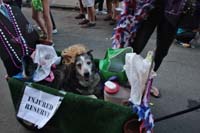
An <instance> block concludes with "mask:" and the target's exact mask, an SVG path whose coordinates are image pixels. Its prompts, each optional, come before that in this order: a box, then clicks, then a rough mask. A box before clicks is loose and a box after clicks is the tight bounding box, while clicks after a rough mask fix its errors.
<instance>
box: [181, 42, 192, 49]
mask: <svg viewBox="0 0 200 133" xmlns="http://www.w3.org/2000/svg"><path fill="white" fill-rule="evenodd" d="M182 46H183V47H184V48H191V44H189V43H182Z"/></svg>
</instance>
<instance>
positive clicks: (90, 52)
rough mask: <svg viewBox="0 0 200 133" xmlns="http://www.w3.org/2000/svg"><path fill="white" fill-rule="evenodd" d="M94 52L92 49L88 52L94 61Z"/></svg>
mask: <svg viewBox="0 0 200 133" xmlns="http://www.w3.org/2000/svg"><path fill="white" fill-rule="evenodd" d="M92 52H93V50H92V49H91V50H89V51H87V54H88V55H90V56H91V57H92V59H93V55H92Z"/></svg>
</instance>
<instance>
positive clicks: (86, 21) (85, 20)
mask: <svg viewBox="0 0 200 133" xmlns="http://www.w3.org/2000/svg"><path fill="white" fill-rule="evenodd" d="M87 23H89V20H87V19H84V20H82V21H81V22H79V23H78V24H79V25H83V24H87Z"/></svg>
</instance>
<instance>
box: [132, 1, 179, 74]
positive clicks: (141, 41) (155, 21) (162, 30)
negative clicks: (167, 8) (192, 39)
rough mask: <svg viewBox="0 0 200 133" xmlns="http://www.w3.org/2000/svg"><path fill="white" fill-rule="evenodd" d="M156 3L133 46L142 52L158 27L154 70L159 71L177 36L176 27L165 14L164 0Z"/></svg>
mask: <svg viewBox="0 0 200 133" xmlns="http://www.w3.org/2000/svg"><path fill="white" fill-rule="evenodd" d="M155 4H156V5H155V8H154V9H153V10H152V11H151V12H150V14H149V17H148V18H147V20H145V21H143V22H142V23H141V26H140V28H139V29H138V32H137V33H136V38H135V40H134V42H133V43H132V44H131V46H132V47H133V50H134V52H136V53H137V54H140V53H141V52H142V50H143V49H144V47H145V45H146V44H147V42H148V40H149V38H150V37H151V35H152V33H153V32H154V30H155V28H156V27H157V42H156V45H157V48H156V52H155V67H154V70H155V71H157V69H158V68H159V66H160V64H161V62H162V60H163V58H164V57H165V56H166V55H167V53H168V50H169V47H170V45H171V43H172V41H173V39H174V38H175V34H176V28H175V27H174V26H173V25H172V24H171V23H170V22H169V21H168V20H167V18H166V16H165V15H164V3H163V2H162V1H156V3H155Z"/></svg>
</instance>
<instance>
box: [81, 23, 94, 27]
mask: <svg viewBox="0 0 200 133" xmlns="http://www.w3.org/2000/svg"><path fill="white" fill-rule="evenodd" d="M94 26H96V23H87V24H85V25H82V26H81V28H90V27H94Z"/></svg>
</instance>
